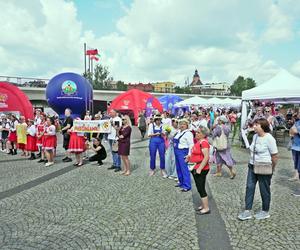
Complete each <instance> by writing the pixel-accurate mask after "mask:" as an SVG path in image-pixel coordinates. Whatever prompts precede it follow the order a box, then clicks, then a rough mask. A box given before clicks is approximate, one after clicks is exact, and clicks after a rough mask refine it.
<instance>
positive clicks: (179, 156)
mask: <svg viewBox="0 0 300 250" xmlns="http://www.w3.org/2000/svg"><path fill="white" fill-rule="evenodd" d="M174 152H175V160H176V171H177V175H178V180H179V185H180V187H182V188H184V189H187V190H190V189H191V188H192V185H191V175H190V171H189V168H188V164H187V162H185V158H184V157H185V156H187V155H188V153H189V150H188V149H179V148H176V147H175V148H174Z"/></svg>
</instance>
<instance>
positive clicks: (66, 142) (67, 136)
mask: <svg viewBox="0 0 300 250" xmlns="http://www.w3.org/2000/svg"><path fill="white" fill-rule="evenodd" d="M69 142H70V134H68V133H67V132H65V133H64V134H63V148H64V149H65V150H68V148H69Z"/></svg>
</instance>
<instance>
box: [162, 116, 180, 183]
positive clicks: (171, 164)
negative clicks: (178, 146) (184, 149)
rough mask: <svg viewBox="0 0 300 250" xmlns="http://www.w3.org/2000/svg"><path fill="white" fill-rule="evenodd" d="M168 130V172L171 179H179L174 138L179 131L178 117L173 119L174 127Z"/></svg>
mask: <svg viewBox="0 0 300 250" xmlns="http://www.w3.org/2000/svg"><path fill="white" fill-rule="evenodd" d="M167 129H168V128H165V131H166V138H167V139H166V142H167V143H166V156H165V157H166V173H167V175H168V178H169V179H177V172H176V163H175V154H174V143H173V138H174V136H175V134H176V133H177V132H178V121H177V120H176V119H172V127H170V131H168V130H167Z"/></svg>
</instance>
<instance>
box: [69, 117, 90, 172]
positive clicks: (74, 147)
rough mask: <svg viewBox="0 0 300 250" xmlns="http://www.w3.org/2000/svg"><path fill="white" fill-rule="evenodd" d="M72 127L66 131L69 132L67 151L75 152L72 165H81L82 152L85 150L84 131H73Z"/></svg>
mask: <svg viewBox="0 0 300 250" xmlns="http://www.w3.org/2000/svg"><path fill="white" fill-rule="evenodd" d="M78 120H79V119H78ZM73 128H74V127H72V129H69V130H68V133H70V142H69V147H68V152H70V153H74V154H75V158H76V162H75V163H74V164H73V165H74V166H77V167H81V166H82V165H83V157H82V153H83V152H84V151H85V148H86V145H85V137H84V133H79V132H74V131H73Z"/></svg>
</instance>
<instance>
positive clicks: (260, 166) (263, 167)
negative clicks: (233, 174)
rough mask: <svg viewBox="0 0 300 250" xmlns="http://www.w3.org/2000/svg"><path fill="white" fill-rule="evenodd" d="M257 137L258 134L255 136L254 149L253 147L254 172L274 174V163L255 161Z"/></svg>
mask: <svg viewBox="0 0 300 250" xmlns="http://www.w3.org/2000/svg"><path fill="white" fill-rule="evenodd" d="M257 137H258V135H256V137H255V141H254V149H253V171H254V174H259V175H271V174H273V166H272V163H268V162H259V161H255V148H256V141H257Z"/></svg>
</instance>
